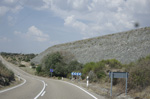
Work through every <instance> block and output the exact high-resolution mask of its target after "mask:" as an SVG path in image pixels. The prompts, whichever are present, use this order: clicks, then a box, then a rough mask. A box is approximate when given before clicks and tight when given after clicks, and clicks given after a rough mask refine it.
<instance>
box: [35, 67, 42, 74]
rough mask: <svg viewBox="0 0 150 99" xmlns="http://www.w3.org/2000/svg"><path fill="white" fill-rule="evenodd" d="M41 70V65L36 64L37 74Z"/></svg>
mask: <svg viewBox="0 0 150 99" xmlns="http://www.w3.org/2000/svg"><path fill="white" fill-rule="evenodd" d="M41 71H42V68H41V66H38V67H37V68H36V72H37V73H38V74H39V73H40V72H41Z"/></svg>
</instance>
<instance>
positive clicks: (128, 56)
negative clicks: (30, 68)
mask: <svg viewBox="0 0 150 99" xmlns="http://www.w3.org/2000/svg"><path fill="white" fill-rule="evenodd" d="M56 51H61V52H65V53H70V54H71V55H73V56H74V58H75V59H77V60H78V61H79V62H80V63H87V62H92V61H93V62H97V61H100V60H103V59H117V60H119V61H121V62H122V63H130V62H133V61H136V60H137V59H139V58H141V57H145V56H147V55H149V54H150V27H145V28H140V29H135V30H130V31H126V32H121V33H115V34H110V35H105V36H100V37H95V38H90V39H86V40H80V41H75V42H70V43H65V44H60V45H55V46H52V47H49V48H48V49H47V50H45V51H44V52H42V53H40V54H39V55H38V56H37V57H35V58H34V59H32V60H31V62H34V63H36V64H40V63H41V60H42V58H43V57H44V56H46V55H47V54H49V53H52V52H56Z"/></svg>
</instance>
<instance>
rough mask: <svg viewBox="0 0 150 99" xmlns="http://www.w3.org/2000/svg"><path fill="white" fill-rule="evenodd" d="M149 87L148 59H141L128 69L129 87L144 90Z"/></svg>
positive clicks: (149, 60) (149, 67)
mask: <svg viewBox="0 0 150 99" xmlns="http://www.w3.org/2000/svg"><path fill="white" fill-rule="evenodd" d="M147 86H150V57H149V56H148V57H146V58H142V59H140V60H138V62H137V63H136V64H135V65H134V66H133V67H132V68H131V69H130V73H129V87H130V88H131V89H138V90H141V89H144V88H146V87H147Z"/></svg>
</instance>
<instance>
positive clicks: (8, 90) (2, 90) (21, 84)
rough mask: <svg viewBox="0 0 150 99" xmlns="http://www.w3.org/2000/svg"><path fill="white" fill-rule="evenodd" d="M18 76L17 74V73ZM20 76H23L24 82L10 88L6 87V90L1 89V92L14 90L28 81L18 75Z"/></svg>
mask: <svg viewBox="0 0 150 99" xmlns="http://www.w3.org/2000/svg"><path fill="white" fill-rule="evenodd" d="M16 76H17V75H16ZM17 77H18V78H21V79H22V80H23V83H21V84H19V85H16V86H14V87H11V88H8V89H4V90H1V91H0V93H3V92H6V91H9V90H12V89H15V88H17V87H20V86H22V85H24V84H25V83H26V80H25V79H24V78H22V77H20V76H17Z"/></svg>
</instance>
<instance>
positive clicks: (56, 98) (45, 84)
mask: <svg viewBox="0 0 150 99" xmlns="http://www.w3.org/2000/svg"><path fill="white" fill-rule="evenodd" d="M0 60H2V62H3V63H4V64H5V65H6V66H7V67H8V68H10V69H12V70H13V71H14V73H15V74H16V75H19V77H21V78H22V79H23V83H22V84H20V85H17V86H15V88H12V89H6V90H0V99H104V97H102V96H99V95H97V94H94V93H91V92H88V91H86V90H85V89H83V88H81V87H79V86H76V85H74V84H72V83H69V82H65V81H61V80H54V79H49V78H43V77H37V76H34V75H30V74H28V73H26V72H24V71H22V70H21V69H19V68H18V67H17V66H14V65H13V64H11V63H9V62H7V61H5V60H4V59H3V58H2V57H1V56H0Z"/></svg>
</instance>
